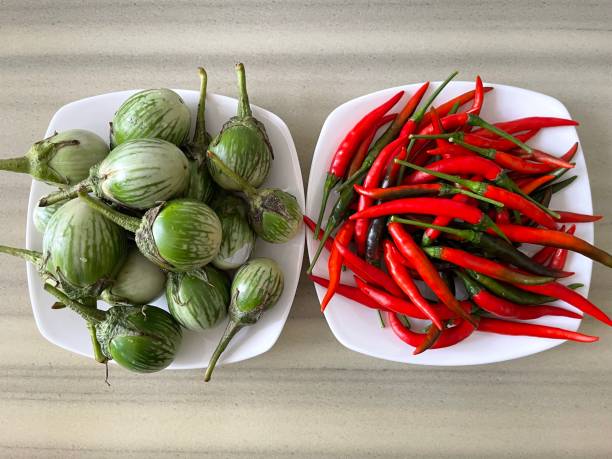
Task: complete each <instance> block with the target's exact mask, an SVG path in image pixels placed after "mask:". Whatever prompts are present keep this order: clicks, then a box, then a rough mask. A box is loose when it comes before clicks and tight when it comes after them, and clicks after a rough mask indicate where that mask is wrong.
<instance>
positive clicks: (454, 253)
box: [423, 246, 553, 285]
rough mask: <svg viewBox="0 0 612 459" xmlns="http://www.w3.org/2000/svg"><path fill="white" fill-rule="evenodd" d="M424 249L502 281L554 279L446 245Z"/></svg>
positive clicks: (540, 281)
mask: <svg viewBox="0 0 612 459" xmlns="http://www.w3.org/2000/svg"><path fill="white" fill-rule="evenodd" d="M423 250H424V251H425V253H426V254H427V255H429V256H430V257H433V258H438V259H440V260H444V261H448V262H450V263H453V264H455V265H457V266H461V267H462V268H465V269H471V270H473V271H476V272H477V273H481V274H484V275H486V276H490V277H492V278H494V279H498V280H501V281H506V282H513V283H517V284H527V285H540V284H544V283H547V282H550V281H552V280H553V278H552V277H546V276H535V275H530V274H523V273H520V272H517V271H514V270H512V269H510V268H508V267H506V266H504V265H502V264H500V263H497V262H495V261H492V260H489V259H487V258H483V257H479V256H477V255H474V254H471V253H469V252H466V251H465V250H460V249H455V248H452V247H445V246H435V247H425V248H423Z"/></svg>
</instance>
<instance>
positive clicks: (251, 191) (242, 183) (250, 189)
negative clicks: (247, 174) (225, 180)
mask: <svg viewBox="0 0 612 459" xmlns="http://www.w3.org/2000/svg"><path fill="white" fill-rule="evenodd" d="M207 155H208V158H209V159H210V160H211V161H212V162H213V164H214V165H215V167H218V168H219V169H221V172H223V174H225V175H227V176H228V177H229V178H230V179H232V180H233V181H234V182H236V184H237V185H238V186H239V187H240V190H241V191H242V192H243V193H244V194H246V195H247V196H249V197H254V196H255V195H256V194H257V189H256V188H255V187H254V186H253V185H251V184H250V183H249V182H247V181H246V180H245V179H243V178H242V177H240V176H239V175H238V174H236V172H234V171H233V170H232V169H230V168H229V167H228V166H227V165H226V164H225V163H224V162H223V161H221V158H219V157H218V156H217V155H215V154H214V153H213V152H212V151H210V150H209V151H208V152H207Z"/></svg>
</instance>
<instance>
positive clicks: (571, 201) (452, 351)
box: [306, 81, 593, 365]
mask: <svg viewBox="0 0 612 459" xmlns="http://www.w3.org/2000/svg"><path fill="white" fill-rule="evenodd" d="M438 85H439V83H433V84H432V85H430V88H429V93H431V91H432V90H433V89H435V88H436V87H437V86H438ZM486 85H487V86H493V87H495V89H494V90H493V91H491V92H489V93H488V94H487V95H486V96H485V103H484V110H483V111H482V116H483V117H484V118H485V119H486V120H488V121H493V122H497V121H503V120H509V119H513V118H519V117H524V116H535V115H538V116H557V117H563V118H569V117H570V114H569V113H568V111H567V109H566V108H565V106H564V105H563V104H562V103H561V102H559V101H558V100H556V99H554V98H552V97H550V96H547V95H544V94H540V93H537V92H533V91H529V90H526V89H521V88H515V87H512V86H504V85H498V84H491V83H486ZM419 86H421V83H419V84H412V85H406V86H400V87H397V88H389V89H385V90H383V91H378V92H375V93H372V94H368V95H366V96H362V97H359V98H357V99H353V100H351V101H349V102H346V103H345V104H343V105H341V106H339V107H338V108H336V109H335V110H334V111H333V112H332V113H331V114H330V115H329V116H328V117H327V120H326V121H325V124H324V125H323V128H322V130H321V135H320V137H319V141H318V142H317V147H316V150H315V153H314V157H313V159H312V168H311V170H310V180H309V183H308V199H307V203H306V213H307V215H309V216H310V217H312V218H316V215H317V214H318V211H319V203H320V202H321V191H322V188H323V181H324V179H325V173H326V171H327V168H328V166H329V163H330V161H331V155H332V154H333V152H334V151H335V150H336V148H337V146H338V144H339V142H340V141H341V139H342V137H343V136H344V135H345V134H346V132H347V131H348V129H350V127H351V126H353V125H354V124H355V123H356V122H357V121H358V120H359V119H360V118H361V117H362V116H363V115H364V114H365V113H367V112H368V111H370V110H371V109H373V108H374V107H376V106H377V105H380V104H381V103H382V102H383V101H385V100H386V99H388V98H389V97H391V96H392V95H393V94H395V93H396V92H397V91H399V90H400V89H404V90H405V91H406V94H405V95H404V99H402V101H401V102H400V103H399V104H398V105H397V107H399V106H401V105H402V103H405V101H406V100H407V98H408V97H410V96H411V95H412V94H414V92H415V91H416V89H417V88H418V87H419ZM473 88H474V83H473V82H463V81H456V82H452V83H450V84H449V85H448V86H447V88H446V89H445V90H444V91H443V92H442V94H441V96H440V97H439V98H438V100H437V101H436V103H435V104H436V105H439V104H441V103H442V102H444V101H446V100H448V99H450V98H452V97H455V96H457V95H459V94H461V93H463V92H465V91H469V90H471V89H473ZM425 97H427V95H426V96H425ZM396 110H397V108H396ZM577 141H578V134H577V132H576V129H575V128H574V127H559V128H551V129H545V130H543V131H541V132H540V133H539V134H538V135H537V136H536V137H535V138H534V139H532V140H531V141H530V142H529V143H530V144H531V145H534V146H536V147H539V148H541V149H543V150H545V151H550V152H552V153H555V154H561V153H565V151H567V149H568V148H569V147H570V146H571V145H573V143H574V142H577ZM575 161H576V168H575V169H574V171H571V172H569V173H568V175H567V176H566V177H569V176H571V175H578V179H577V180H576V181H575V182H574V183H573V184H572V185H571V186H570V187H568V188H566V189H565V190H563V191H562V192H560V193H557V194H556V195H555V196H554V197H553V200H552V203H551V208H553V209H563V210H569V211H576V212H582V213H591V212H592V203H591V190H590V188H589V179H588V175H587V170H586V165H585V162H584V158H583V155H582V151H581V150H579V151H578V153H577V155H576V158H575ZM333 199H334V198H333V197H332V201H333ZM330 207H331V206H330ZM576 235H577V236H579V237H581V238H583V239H585V240H587V241H589V242H591V243H592V242H593V224H591V223H589V224H585V223H582V224H579V225H578V229H577V231H576ZM307 244H308V252H309V254H310V257H311V258H312V256H313V255H314V250H315V248H316V245H317V244H316V242H315V241H314V240H313V238H312V233H308V235H307ZM324 252H325V251H324ZM326 267H327V254H326V253H324V254H323V256H321V259H320V261H319V262H318V263H317V267H316V268H315V271H314V273H315V274H317V275H320V276H323V277H327V270H326ZM591 268H592V262H591V260H589V259H588V258H586V257H583V256H581V255H579V254H575V253H570V254H569V257H568V260H567V267H566V269H567V270H568V271H574V272H576V275H575V276H573V277H571V282H581V283H583V284H584V285H585V287H583V288H581V289H580V290H579V291H580V293H582V294H583V295H587V294H588V288H589V283H590V280H591ZM342 281H343V282H344V283H349V284H352V285H354V282H353V279H352V275H351V273H350V272H345V273H344V274H343V277H342ZM316 290H317V295H318V296H319V301H320V300H321V299H322V298H323V295H324V294H325V289H324V288H323V287H321V286H318V285H317V286H316ZM559 305H560V306H563V307H566V308H568V309H572V310H574V309H573V308H571V307H570V306H567V305H564V304H563V303H559ZM325 318H326V319H327V322H328V324H329V327H330V328H331V330H332V332H333V334H334V336H335V337H336V338H337V339H338V341H340V342H341V343H342V344H343V345H344V346H346V347H348V348H349V349H352V350H354V351H356V352H361V353H363V354H367V355H371V356H373V357H378V358H381V359H386V360H393V361H397V362H406V363H414V364H421V365H475V364H483V363H492V362H501V361H504V360H509V359H515V358H518V357H523V356H526V355H530V354H535V353H537V352H541V351H545V350H547V349H550V348H553V347H555V346H558V345H559V344H561V343H562V341H560V340H552V339H541V338H531V337H517V336H502V335H494V334H490V333H481V332H475V333H474V334H473V335H472V336H470V337H469V338H468V339H467V340H465V341H463V342H461V343H459V344H457V345H455V346H453V347H450V348H446V349H435V350H429V351H427V352H425V353H423V354H420V355H417V356H413V355H412V350H413V348H411V347H410V346H408V345H407V344H405V343H404V342H402V341H400V340H399V339H398V338H397V337H396V336H395V335H394V334H393V332H392V331H391V329H390V328H389V327H387V328H384V329H383V328H381V327H380V324H379V320H378V316H377V313H376V311H374V310H371V309H368V308H365V307H362V306H360V305H359V304H357V303H355V302H354V301H351V300H348V299H346V298H344V297H342V296H340V295H336V296H334V298H333V299H332V301H331V302H330V304H329V305H328V307H327V309H326V311H325ZM532 322H534V323H539V324H546V325H551V326H556V327H562V328H566V329H570V330H576V329H577V328H578V327H579V325H580V322H581V321H580V320H577V319H570V318H566V317H544V318H541V319H538V320H535V321H532Z"/></svg>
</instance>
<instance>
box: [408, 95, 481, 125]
mask: <svg viewBox="0 0 612 459" xmlns="http://www.w3.org/2000/svg"><path fill="white" fill-rule="evenodd" d="M489 91H493V87H491V86H485V87H484V88H483V93H484V94H486V93H488V92H489ZM475 95H476V90H475V89H473V90H471V91H467V92H465V93H463V94H461V95H459V96H457V97H453V98H452V99H450V100H448V101H446V102H444V103H443V104H440V105H439V106H438V107H437V108H436V110H437V111H438V114H439V115H440V116H446V115H448V114H449V113H450V111H451V109H452V108H453V107H454V106H455V104H457V103H458V104H459V106H462V105H465V104H467V103H468V102H469V101H471V100H472V99H474V97H475ZM430 124H431V113H429V112H427V113H426V114H425V115H424V116H423V119H422V120H421V122H420V123H419V131H420V130H421V129H423V128H425V127H426V126H428V125H430Z"/></svg>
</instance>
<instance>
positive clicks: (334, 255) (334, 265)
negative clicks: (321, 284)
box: [321, 220, 355, 312]
mask: <svg viewBox="0 0 612 459" xmlns="http://www.w3.org/2000/svg"><path fill="white" fill-rule="evenodd" d="M354 231H355V222H352V221H350V220H347V221H346V222H345V223H344V224H343V225H342V226H341V227H340V229H339V230H338V234H336V238H335V239H336V241H338V243H339V244H341V245H348V244H349V243H350V242H351V239H353V232H354ZM327 269H328V272H329V287H328V289H327V292H326V293H325V296H324V297H323V301H321V312H323V311H325V308H326V307H327V305H328V303H329V301H330V300H331V299H332V297H333V296H334V294H335V293H336V289H337V288H338V285H339V284H340V276H341V275H342V255H340V252H339V251H338V249H337V248H336V245H335V244H334V247H333V248H332V250H331V254H330V255H329V259H328V261H327Z"/></svg>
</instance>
